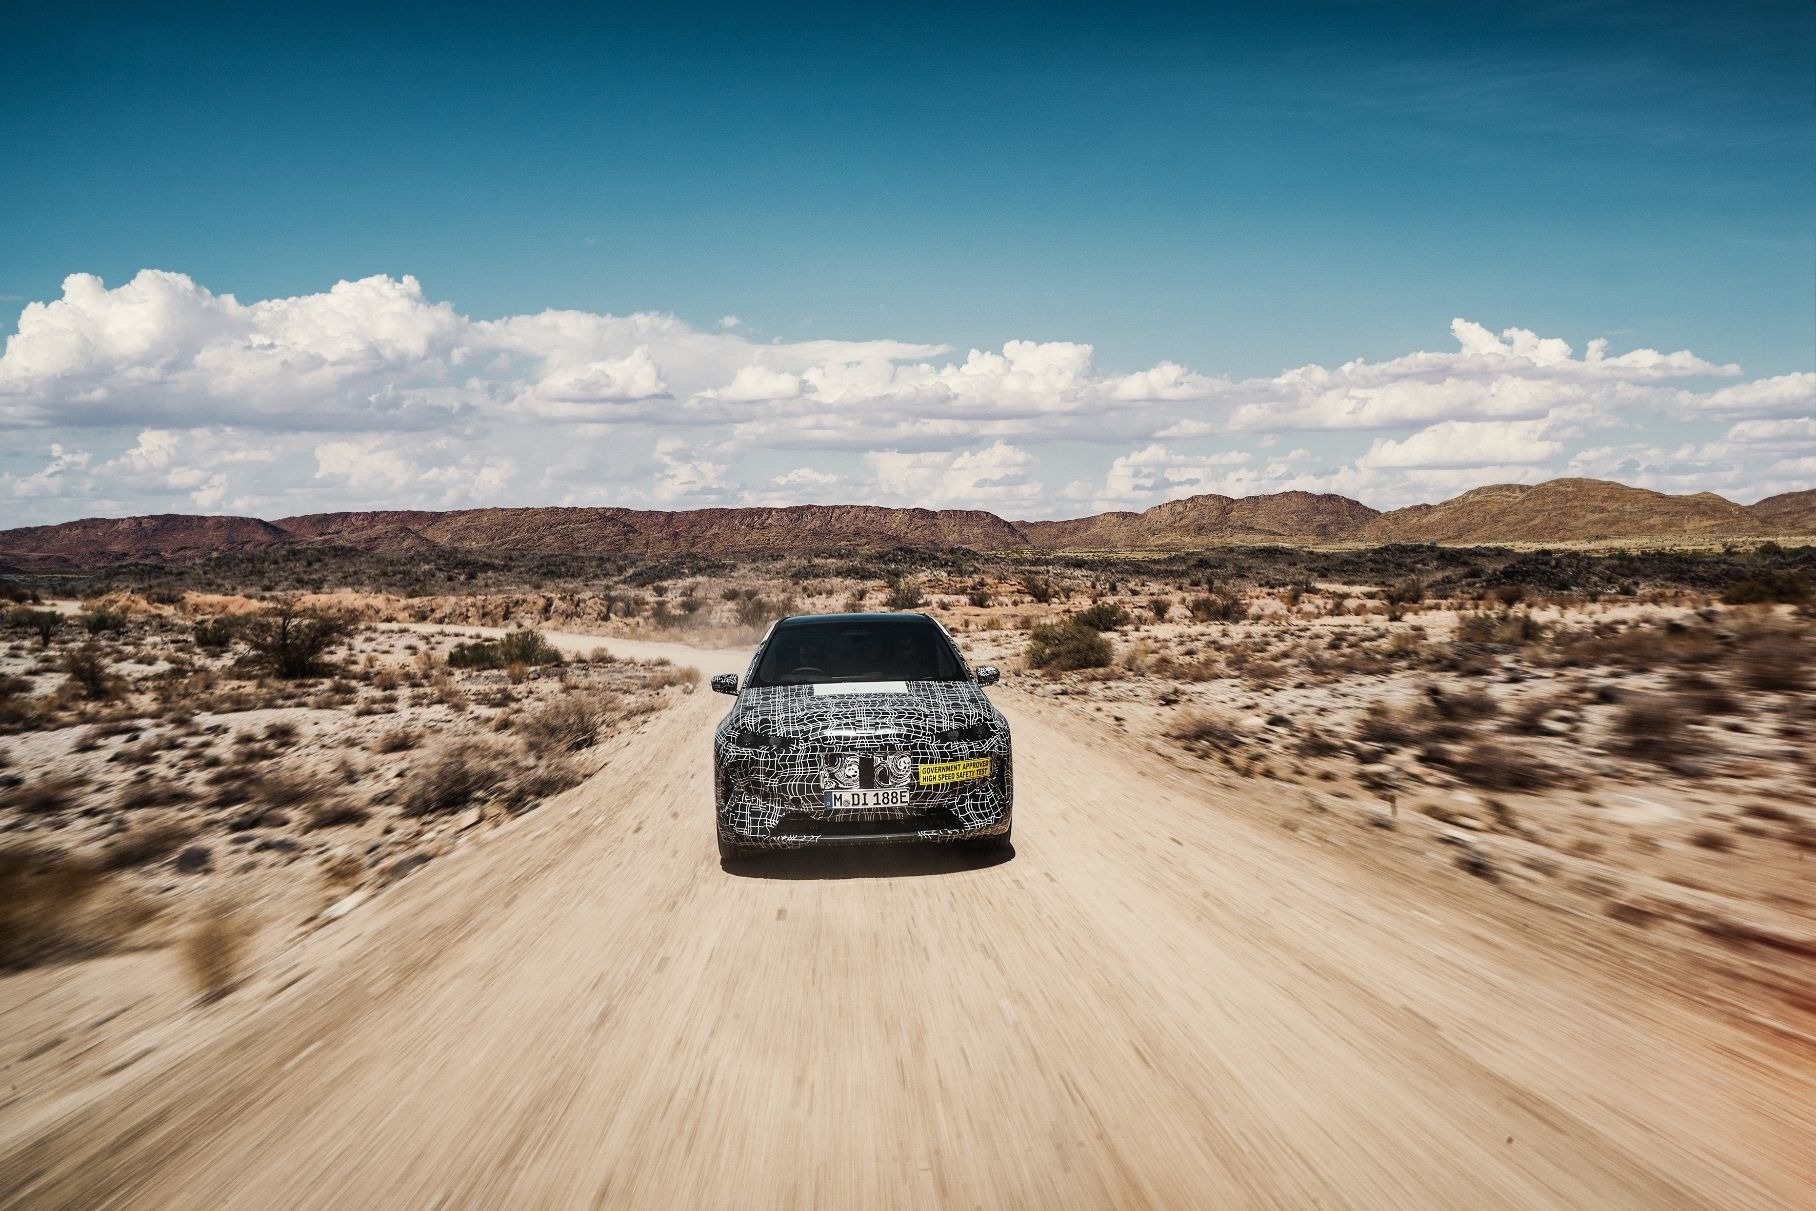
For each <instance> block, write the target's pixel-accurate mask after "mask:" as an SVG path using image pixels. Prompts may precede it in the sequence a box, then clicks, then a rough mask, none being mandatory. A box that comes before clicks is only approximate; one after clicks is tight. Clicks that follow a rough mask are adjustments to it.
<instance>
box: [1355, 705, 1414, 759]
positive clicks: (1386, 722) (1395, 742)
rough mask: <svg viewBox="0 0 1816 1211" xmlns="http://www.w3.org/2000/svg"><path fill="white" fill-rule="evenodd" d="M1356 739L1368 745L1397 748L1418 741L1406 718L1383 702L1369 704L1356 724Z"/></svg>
mask: <svg viewBox="0 0 1816 1211" xmlns="http://www.w3.org/2000/svg"><path fill="white" fill-rule="evenodd" d="M1356 738H1357V739H1358V740H1363V741H1366V742H1367V743H1369V744H1379V745H1385V746H1387V747H1390V748H1399V747H1402V746H1404V745H1408V744H1411V743H1412V742H1413V741H1414V740H1416V739H1418V733H1417V732H1416V731H1415V730H1414V729H1413V727H1412V726H1411V725H1410V722H1409V720H1408V717H1407V716H1406V715H1405V714H1404V713H1402V712H1400V711H1396V710H1394V709H1393V708H1392V707H1390V706H1388V705H1387V704H1386V703H1384V702H1371V703H1370V704H1369V705H1368V709H1367V710H1365V711H1363V712H1362V718H1361V719H1360V720H1358V721H1357V723H1356Z"/></svg>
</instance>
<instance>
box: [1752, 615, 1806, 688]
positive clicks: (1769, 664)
mask: <svg viewBox="0 0 1816 1211" xmlns="http://www.w3.org/2000/svg"><path fill="white" fill-rule="evenodd" d="M1746 638H1747V643H1746V645H1745V647H1743V648H1742V649H1741V652H1740V656H1739V659H1738V661H1737V663H1738V665H1739V669H1738V671H1739V673H1740V679H1741V681H1742V682H1743V683H1745V685H1746V686H1747V688H1748V689H1754V690H1768V691H1770V690H1778V691H1796V690H1806V689H1808V688H1809V687H1810V666H1811V664H1812V663H1813V662H1816V653H1813V652H1812V651H1811V645H1810V643H1809V642H1808V641H1807V640H1806V639H1805V638H1804V637H1803V636H1802V635H1799V634H1797V633H1795V632H1792V631H1788V630H1785V631H1781V630H1768V631H1761V632H1756V633H1754V634H1752V635H1749V636H1747V637H1746Z"/></svg>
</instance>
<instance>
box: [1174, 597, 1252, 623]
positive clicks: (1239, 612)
mask: <svg viewBox="0 0 1816 1211" xmlns="http://www.w3.org/2000/svg"><path fill="white" fill-rule="evenodd" d="M1185 608H1186V609H1188V610H1190V611H1191V614H1192V619H1193V621H1195V622H1240V621H1241V620H1242V619H1244V618H1247V617H1248V606H1247V605H1245V604H1244V603H1243V601H1242V599H1241V598H1239V597H1234V596H1230V595H1228V594H1205V595H1203V596H1200V597H1194V598H1192V599H1191V600H1190V601H1188V602H1186V603H1185Z"/></svg>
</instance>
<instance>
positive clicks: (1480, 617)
mask: <svg viewBox="0 0 1816 1211" xmlns="http://www.w3.org/2000/svg"><path fill="white" fill-rule="evenodd" d="M1503 587H1505V586H1503ZM1544 637H1545V628H1544V626H1543V625H1542V624H1540V623H1539V621H1538V620H1537V619H1535V618H1533V617H1532V616H1531V615H1529V614H1515V613H1512V612H1511V611H1510V612H1507V613H1504V614H1471V615H1469V616H1468V617H1467V618H1465V619H1463V620H1462V621H1461V622H1459V623H1458V624H1457V639H1458V641H1459V642H1462V643H1480V644H1488V645H1491V646H1495V647H1523V646H1525V645H1526V644H1530V643H1537V642H1538V641H1539V640H1540V639H1543V638H1544Z"/></svg>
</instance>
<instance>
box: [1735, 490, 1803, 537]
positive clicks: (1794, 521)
mask: <svg viewBox="0 0 1816 1211" xmlns="http://www.w3.org/2000/svg"><path fill="white" fill-rule="evenodd" d="M1747 512H1749V513H1751V514H1752V515H1753V517H1754V519H1755V520H1756V521H1758V522H1759V525H1760V528H1761V529H1763V530H1765V531H1766V532H1767V533H1768V534H1816V488H1805V489H1804V490H1803V491H1801V492H1780V493H1779V494H1778V495H1777V496H1768V497H1766V498H1765V499H1764V500H1762V501H1760V502H1758V503H1757V504H1751V505H1748V506H1747Z"/></svg>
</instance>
